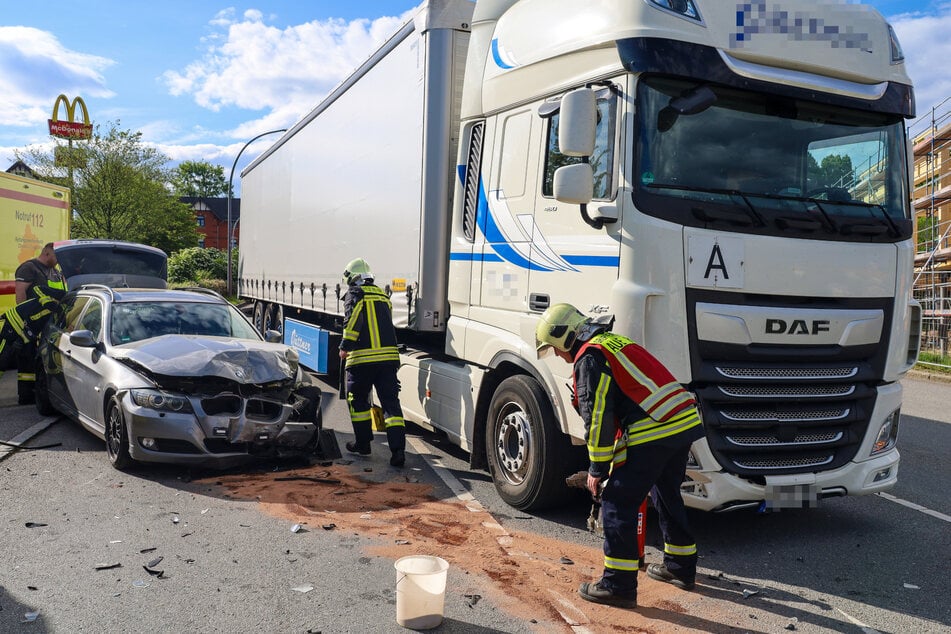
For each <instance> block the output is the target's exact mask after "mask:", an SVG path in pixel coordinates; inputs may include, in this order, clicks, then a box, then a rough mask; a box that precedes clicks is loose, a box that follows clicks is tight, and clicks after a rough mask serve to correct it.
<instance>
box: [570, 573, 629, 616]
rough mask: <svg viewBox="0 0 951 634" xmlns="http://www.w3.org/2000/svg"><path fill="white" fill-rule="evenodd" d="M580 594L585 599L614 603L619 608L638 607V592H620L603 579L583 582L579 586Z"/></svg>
mask: <svg viewBox="0 0 951 634" xmlns="http://www.w3.org/2000/svg"><path fill="white" fill-rule="evenodd" d="M578 594H580V595H581V598H582V599H584V600H585V601H591V602H592V603H603V604H604V605H613V606H615V607H618V608H626V609H628V610H632V609H634V608H636V607H637V595H636V594H619V593H617V592H615V591H614V590H612V589H610V588H608V587H606V586H605V585H604V580H603V579H598V580H597V581H594V582H592V583H587V582H585V583H582V584H581V587H580V588H578Z"/></svg>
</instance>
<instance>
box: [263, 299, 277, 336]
mask: <svg viewBox="0 0 951 634" xmlns="http://www.w3.org/2000/svg"><path fill="white" fill-rule="evenodd" d="M262 326H263V330H262V331H261V334H262V335H263V334H265V333H266V332H267V331H268V330H274V304H264V321H263V322H262Z"/></svg>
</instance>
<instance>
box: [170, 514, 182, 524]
mask: <svg viewBox="0 0 951 634" xmlns="http://www.w3.org/2000/svg"><path fill="white" fill-rule="evenodd" d="M180 521H181V520H180V519H178V516H177V515H176V516H175V517H173V518H172V524H178V523H179V522H180Z"/></svg>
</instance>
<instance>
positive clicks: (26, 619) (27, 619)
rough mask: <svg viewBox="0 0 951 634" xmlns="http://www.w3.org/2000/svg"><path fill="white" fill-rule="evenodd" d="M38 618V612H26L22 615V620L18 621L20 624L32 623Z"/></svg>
mask: <svg viewBox="0 0 951 634" xmlns="http://www.w3.org/2000/svg"><path fill="white" fill-rule="evenodd" d="M38 618H40V613H39V612H27V613H26V614H24V615H23V618H22V619H20V623H32V622H33V621H35V620H36V619H38Z"/></svg>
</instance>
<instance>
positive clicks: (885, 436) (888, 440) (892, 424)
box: [871, 408, 901, 456]
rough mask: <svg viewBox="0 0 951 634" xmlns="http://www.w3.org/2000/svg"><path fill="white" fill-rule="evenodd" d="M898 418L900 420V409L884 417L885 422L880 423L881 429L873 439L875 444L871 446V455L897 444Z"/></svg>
mask: <svg viewBox="0 0 951 634" xmlns="http://www.w3.org/2000/svg"><path fill="white" fill-rule="evenodd" d="M899 418H901V408H899V409H896V410H895V411H894V412H892V413H891V414H889V415H888V416H886V417H885V422H884V423H882V427H881V428H880V429H879V430H878V437H877V438H875V443H874V444H873V445H872V454H871V455H873V456H874V455H877V454H880V453H882V452H884V451H888V450H889V449H891V448H892V447H894V446H895V443H896V442H898V420H899Z"/></svg>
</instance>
